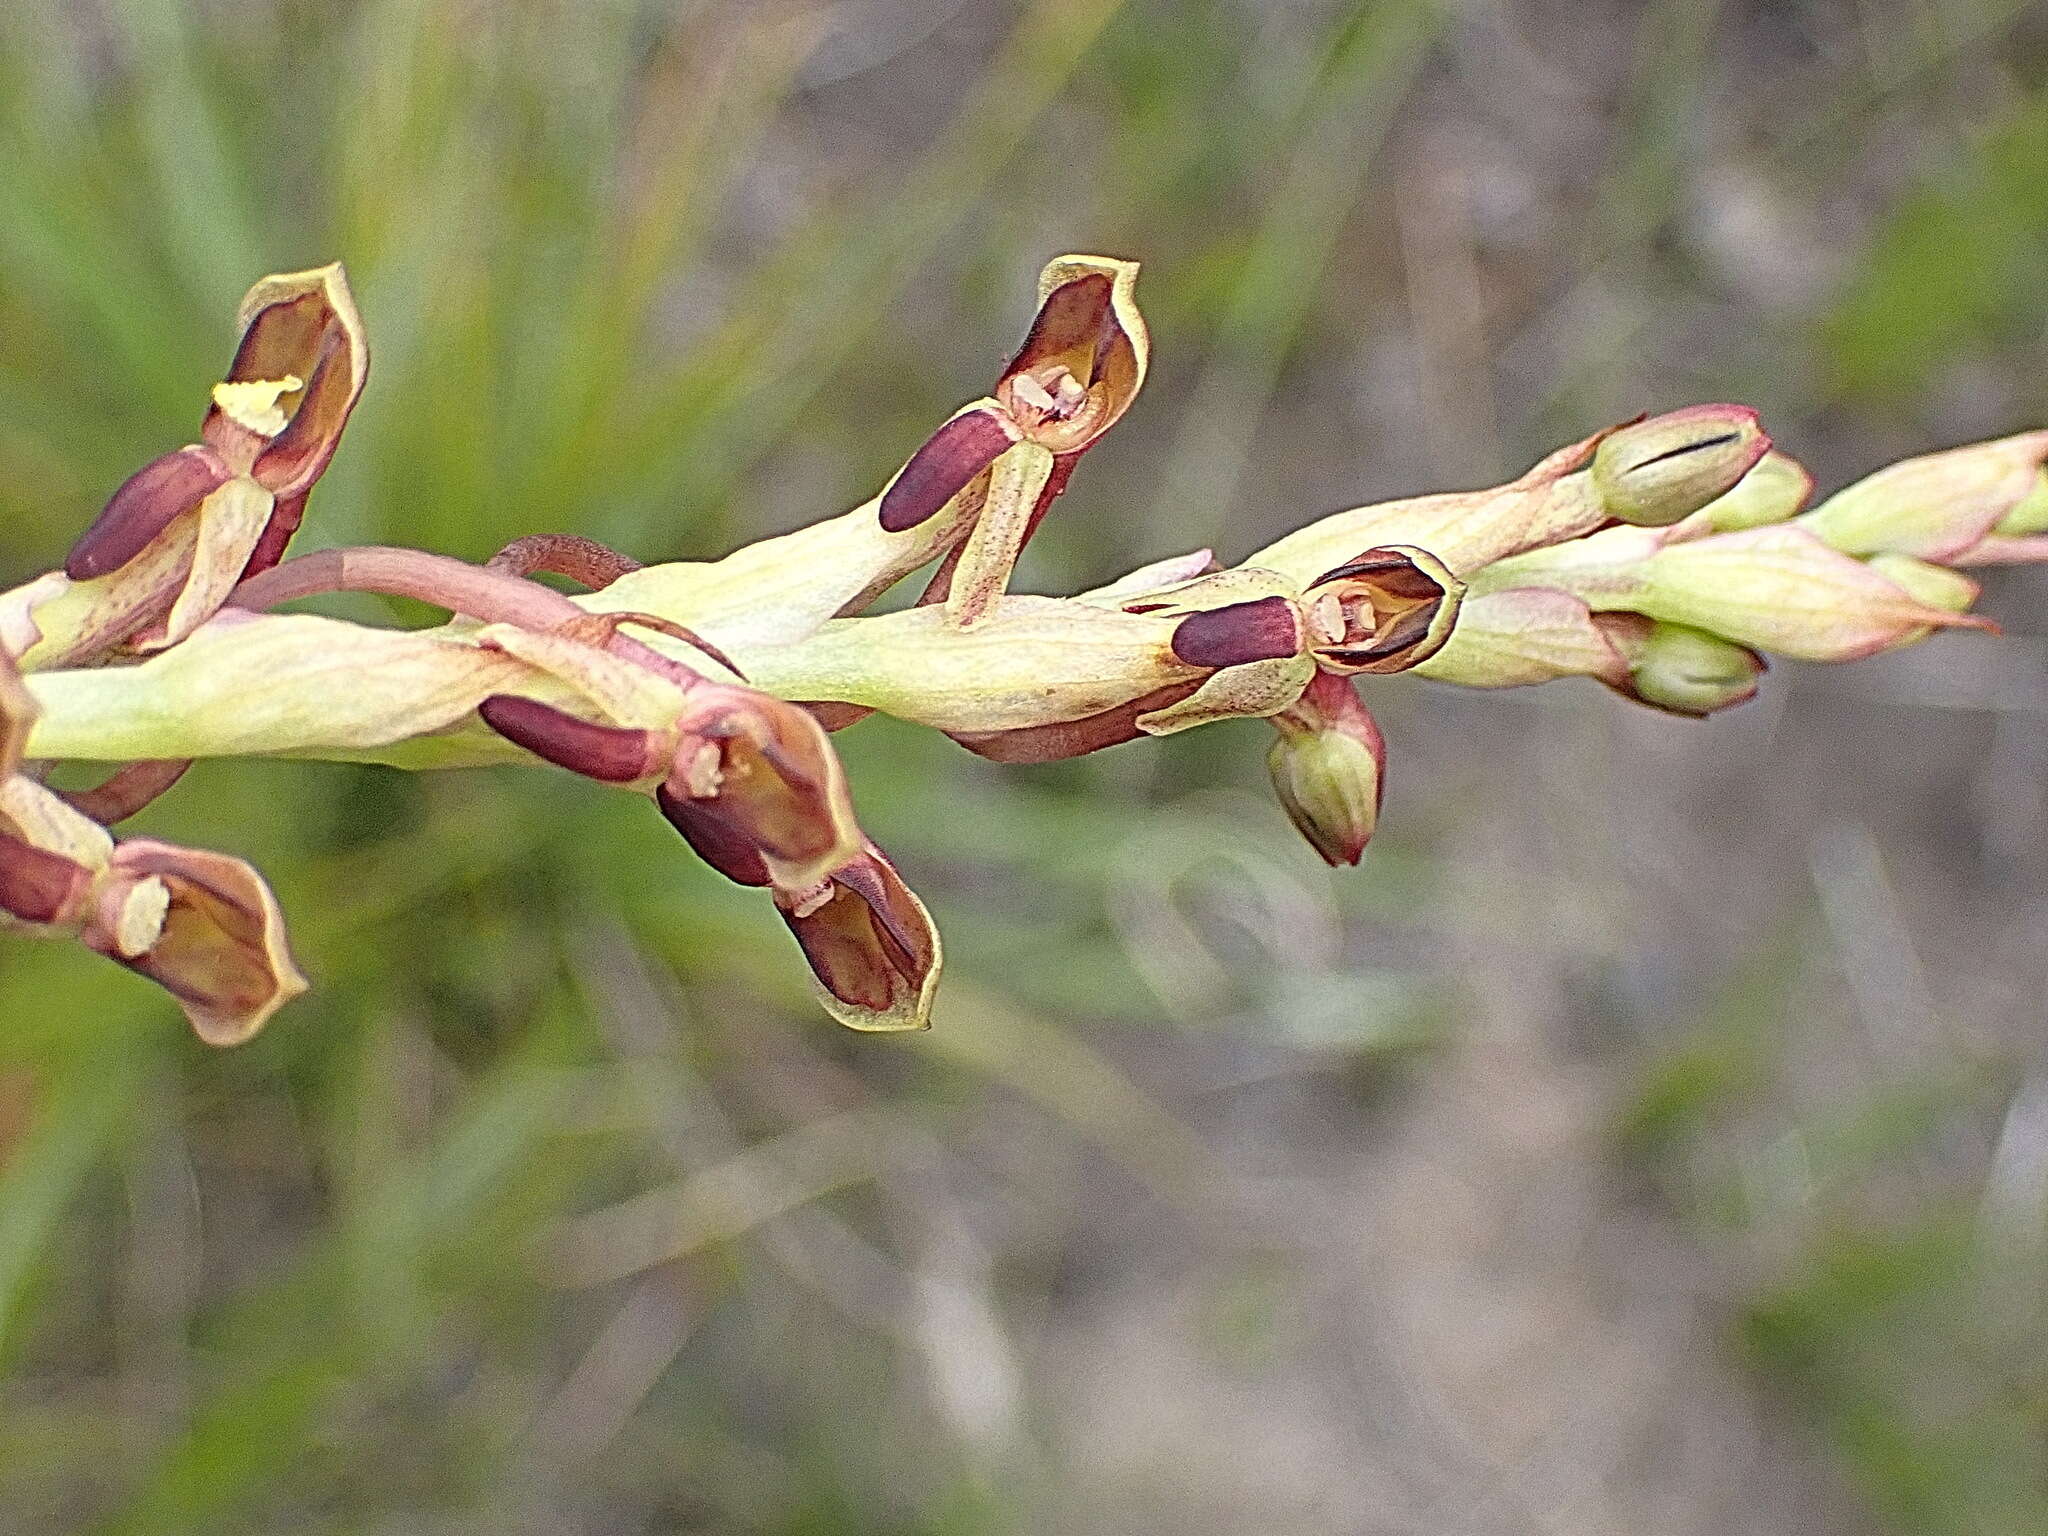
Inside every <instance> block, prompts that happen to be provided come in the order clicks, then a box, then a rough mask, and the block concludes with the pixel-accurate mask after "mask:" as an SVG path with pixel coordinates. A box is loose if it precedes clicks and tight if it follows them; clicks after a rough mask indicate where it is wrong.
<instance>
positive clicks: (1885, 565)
mask: <svg viewBox="0 0 2048 1536" xmlns="http://www.w3.org/2000/svg"><path fill="white" fill-rule="evenodd" d="M1869 564H1870V568H1871V569H1872V570H1873V571H1876V572H1877V573H1878V575H1880V576H1882V577H1884V579H1885V580H1886V581H1889V582H1892V583H1894V584H1895V585H1897V586H1900V587H1903V588H1905V589H1906V592H1907V594H1908V595H1909V596H1911V597H1912V598H1913V599H1914V600H1915V601H1917V602H1922V603H1925V604H1926V605H1927V606H1928V607H1930V608H1939V609H1940V610H1941V611H1942V612H1943V613H1968V612H1969V611H1970V608H1971V605H1972V604H1974V603H1975V602H1976V601H1977V594H1978V592H1980V591H1981V590H1982V588H1981V587H1979V585H1978V584H1977V583H1976V582H1974V581H1972V580H1971V579H1970V578H1969V577H1967V576H1965V575H1964V574H1963V573H1962V572H1961V571H1952V570H1950V569H1949V568H1948V567H1947V566H1945V565H1935V564H1932V563H1931V562H1929V561H1926V560H1915V559H1914V558H1913V557H1912V556H1911V555H1872V556H1871V557H1870V561H1869Z"/></svg>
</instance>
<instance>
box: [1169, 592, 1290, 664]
mask: <svg viewBox="0 0 2048 1536" xmlns="http://www.w3.org/2000/svg"><path fill="white" fill-rule="evenodd" d="M1172 643H1173V654H1174V655H1175V656H1177V657H1178V658H1179V659H1180V660H1182V661H1183V662H1185V663H1187V664H1188V665H1189V666H1191V667H1209V668H1218V669H1220V668H1223V667H1236V666H1242V665H1244V664H1245V663H1247V662H1253V661H1273V660H1276V659H1278V658H1280V657H1283V656H1293V655H1296V654H1298V653H1299V652H1300V650H1301V619H1300V615H1299V611H1298V610H1297V609H1296V608H1295V605H1294V604H1293V603H1291V602H1289V601H1288V600H1287V599H1286V598H1284V597H1277V596H1275V597H1261V598H1258V599H1255V600H1254V601H1252V602H1248V603H1231V604H1229V605H1228V606H1227V607H1222V608H1210V609H1206V610H1204V611H1202V612H1199V613H1191V614H1189V615H1188V616H1187V617H1186V618H1184V619H1182V620H1181V621H1180V623H1179V624H1178V625H1176V626H1175V628H1174V631H1173V642H1172Z"/></svg>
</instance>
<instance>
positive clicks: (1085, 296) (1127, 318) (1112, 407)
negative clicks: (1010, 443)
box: [995, 256, 1149, 454]
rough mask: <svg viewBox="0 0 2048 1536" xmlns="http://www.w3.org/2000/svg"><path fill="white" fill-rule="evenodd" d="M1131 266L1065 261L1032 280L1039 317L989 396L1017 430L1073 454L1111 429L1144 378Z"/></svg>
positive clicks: (1080, 259) (1143, 343)
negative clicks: (1036, 284)
mask: <svg viewBox="0 0 2048 1536" xmlns="http://www.w3.org/2000/svg"><path fill="white" fill-rule="evenodd" d="M1136 276H1137V268H1136V267H1135V265H1133V264H1131V263H1128V262H1118V261H1113V260H1110V259H1107V258H1097V257H1087V256H1067V257H1062V258H1060V259H1059V260H1057V261H1054V262H1051V263H1049V264H1048V265H1047V266H1046V269H1045V271H1044V272H1043V273H1042V274H1041V275H1040V277H1039V306H1038V314H1037V315H1036V316H1035V317H1034V318H1033V320H1032V322H1031V329H1030V331H1029V332H1028V333H1027V334H1026V335H1025V337H1024V344H1023V345H1022V346H1021V347H1019V348H1018V349H1017V355H1016V356H1015V357H1013V358H1012V359H1011V360H1010V364H1009V366H1008V367H1007V368H1005V369H1004V370H1003V378H1002V382H1001V383H999V384H998V385H997V386H996V392H995V393H996V399H997V400H998V401H1000V402H1001V404H1002V406H1003V408H1004V409H1005V410H1006V411H1008V412H1009V413H1010V414H1011V415H1012V416H1013V417H1014V418H1015V419H1016V421H1017V424H1018V426H1019V427H1020V428H1021V429H1022V430H1023V432H1024V433H1025V434H1026V435H1027V436H1029V437H1030V438H1032V439H1033V440H1034V441H1036V442H1040V443H1043V444H1044V445H1045V446H1046V447H1048V448H1050V449H1052V450H1053V452H1055V453H1060V454H1066V453H1078V452H1080V451H1081V450H1082V449H1084V448H1086V447H1087V446H1088V445H1089V444H1090V443H1092V442H1094V441H1095V439H1096V438H1098V437H1100V436H1101V435H1102V434H1103V433H1104V432H1106V431H1108V430H1109V428H1110V427H1111V426H1113V425H1115V423H1116V421H1117V419H1118V418H1119V417H1120V416H1122V415H1123V413H1124V412H1125V411H1126V410H1127V409H1129V407H1130V404H1131V401H1132V400H1133V399H1135V398H1136V396H1137V393H1138V389H1139V386H1140V385H1142V384H1143V382H1144V378H1145V365H1146V354H1147V351H1148V350H1149V343H1148V340H1147V338H1146V336H1145V334H1144V323H1143V321H1142V320H1141V319H1140V318H1139V317H1138V314H1137V309H1136V306H1135V305H1134V304H1133V303H1132V302H1131V297H1130V289H1131V286H1132V284H1133V282H1134V281H1135V279H1136Z"/></svg>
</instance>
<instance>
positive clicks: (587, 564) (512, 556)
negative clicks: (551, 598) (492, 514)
mask: <svg viewBox="0 0 2048 1536" xmlns="http://www.w3.org/2000/svg"><path fill="white" fill-rule="evenodd" d="M484 569H485V570H487V571H503V572H505V573H506V574H507V575H511V576H531V575H532V574H533V573H534V572H535V571H546V572H548V573H549V574H551V575H555V576H566V577H568V578H569V579H570V580H571V581H573V582H577V583H579V584H580V585H582V586H585V587H588V588H589V589H590V590H591V591H593V592H598V591H602V590H603V589H604V588H606V587H608V586H610V585H611V584H612V583H613V582H615V581H617V580H618V579H619V578H620V577H621V576H629V575H631V574H632V573H633V572H634V571H637V570H639V569H640V562H639V561H638V560H635V559H634V558H633V557H632V556H631V555H622V554H620V553H619V552H618V551H617V550H616V549H613V548H612V547H611V546H610V545H608V544H600V543H598V542H597V540H595V539H586V538H584V537H583V535H582V534H580V533H530V534H528V535H527V536H526V537H525V538H523V539H514V540H513V541H512V542H511V543H510V544H507V545H506V546H505V547H504V548H503V549H501V550H499V551H498V552H497V553H496V554H495V555H493V556H491V558H490V559H489V560H487V561H485V562H484Z"/></svg>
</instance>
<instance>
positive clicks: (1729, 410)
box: [1591, 405, 1771, 528]
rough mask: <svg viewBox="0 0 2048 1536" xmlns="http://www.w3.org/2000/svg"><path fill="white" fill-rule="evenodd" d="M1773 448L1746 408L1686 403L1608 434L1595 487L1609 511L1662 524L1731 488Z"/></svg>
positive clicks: (1595, 468)
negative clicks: (1678, 407) (1683, 407)
mask: <svg viewBox="0 0 2048 1536" xmlns="http://www.w3.org/2000/svg"><path fill="white" fill-rule="evenodd" d="M1770 446H1771V440H1770V438H1769V436H1767V435H1766V434H1765V432H1764V429H1763V425H1762V423H1761V422H1759V421H1758V420H1757V414H1756V412H1755V411H1753V410H1751V409H1750V408H1749V407H1748V406H1746V405H1695V406H1688V407H1687V408H1686V409H1684V410H1680V411H1671V412H1668V413H1667V414H1665V415H1662V416H1656V417H1652V418H1651V419H1650V420H1648V421H1639V422H1637V423H1635V424H1634V425H1633V426H1627V427H1623V428H1621V429H1620V430H1619V431H1617V432H1613V433H1610V434H1609V435H1608V436H1607V437H1606V438H1605V439H1603V440H1602V441H1601V444H1600V446H1599V447H1598V448H1597V449H1595V450H1594V453H1593V465H1592V471H1591V473H1592V479H1593V489H1594V492H1595V493H1596V494H1597V495H1598V496H1599V498H1600V502H1601V505H1602V506H1603V507H1604V508H1605V509H1606V510H1607V512H1608V514H1609V515H1610V516H1613V517H1618V518H1620V519H1621V520H1622V521H1623V522H1625V523H1636V524H1640V525H1642V526H1645V527H1652V528H1661V527H1663V526H1664V525H1666V524H1668V523H1675V522H1677V521H1678V520H1679V519H1680V518H1683V517H1689V516H1691V515H1692V514H1693V513H1694V512H1697V511H1699V509H1700V508H1701V507H1704V506H1706V505H1707V504H1708V503H1709V502H1711V501H1713V500H1714V499H1715V498H1716V497H1719V496H1722V495H1725V494H1726V493H1727V492H1729V491H1730V490H1732V489H1734V487H1735V486H1736V484H1737V483H1738V482H1739V481H1740V480H1741V479H1742V477H1743V476H1744V475H1746V474H1748V473H1749V472H1750V470H1751V469H1753V468H1754V467H1755V466H1756V464H1757V461H1758V460H1760V459H1761V458H1763V456H1764V455H1765V454H1766V453H1767V452H1769V451H1770Z"/></svg>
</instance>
